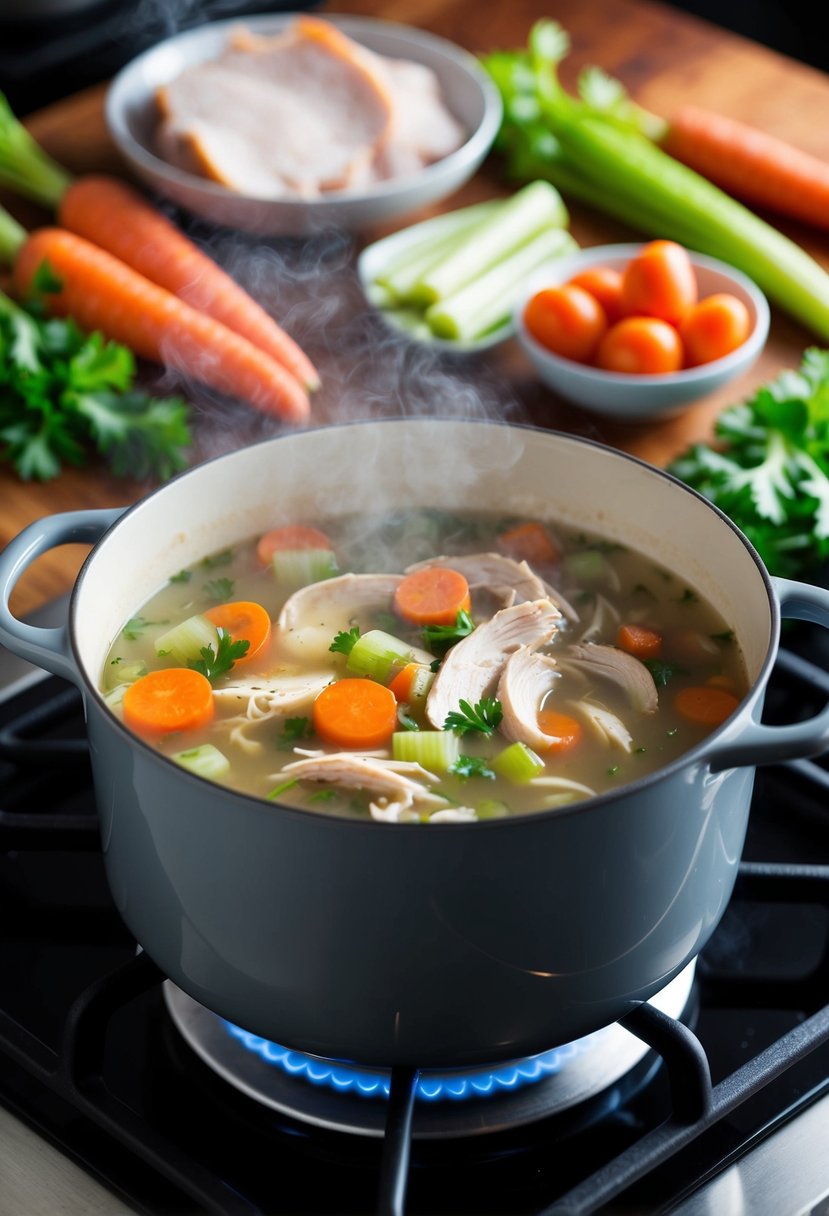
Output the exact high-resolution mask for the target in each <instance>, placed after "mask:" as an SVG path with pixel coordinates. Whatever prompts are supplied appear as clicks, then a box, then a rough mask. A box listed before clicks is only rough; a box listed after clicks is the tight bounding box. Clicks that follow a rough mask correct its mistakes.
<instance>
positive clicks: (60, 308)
mask: <svg viewBox="0 0 829 1216" xmlns="http://www.w3.org/2000/svg"><path fill="white" fill-rule="evenodd" d="M44 262H45V263H46V264H47V265H48V266H49V268H50V269H51V271H52V272H53V274H54V275H55V277H56V278H57V279H58V280H59V281H60V283H61V284H62V286H61V289H60V291H55V292H49V293H48V295H47V296H46V297H45V298H44V304H45V306H46V308H47V309H48V311H49V312H50V313H54V314H55V315H57V316H70V317H72V318H73V319H74V320H75V321H76V322H77V323H78V325H79V326H80V327H81V328H82V329H85V330H89V331H93V330H98V331H100V332H101V333H102V334H104V336H105V337H107V338H111V339H112V340H113V341H115V342H120V343H122V344H123V345H124V346H128V347H129V348H130V349H131V350H132V351H134V353H135V354H136V355H139V356H141V357H142V358H144V359H152V360H154V361H155V362H156V363H161V364H163V365H164V366H166V367H172V368H175V369H176V370H178V371H182V372H185V373H186V374H187V375H188V376H192V377H193V378H194V379H196V380H200V381H201V382H202V383H204V384H209V385H210V386H211V387H212V388H215V389H218V390H219V392H221V393H226V394H229V395H230V396H233V397H240V398H242V399H243V400H245V401H248V402H249V403H250V404H251V405H253V406H255V407H256V408H257V409H259V410H262V412H263V413H266V414H276V415H278V416H279V417H281V418H285V419H287V420H288V421H290V422H305V421H306V419H307V417H308V414H309V409H310V406H309V401H308V394H307V392H306V391H305V389H304V388H303V387H302V385H301V384H300V383H299V381H298V380H297V379H296V377H295V376H294V375H293V374H292V373H291V372H289V371H287V370H286V368H285V367H284V366H283V365H282V364H281V363H277V362H276V360H275V359H272V358H271V357H270V356H269V355H266V354H265V352H264V351H263V350H260V349H259V347H258V346H254V345H253V343H252V342H249V341H248V340H247V338H243V337H242V336H241V335H240V334H237V333H234V332H233V330H231V329H228V328H227V327H226V326H225V325H222V324H221V322H219V321H216V320H215V319H214V318H213V317H208V316H206V315H205V314H204V313H201V312H199V311H198V310H197V309H195V308H191V307H190V305H189V304H185V303H184V301H183V300H180V299H179V298H178V296H174V295H173V293H172V292H170V291H167V290H166V289H165V288H163V287H159V286H158V285H157V284H156V283H151V282H150V280H149V279H146V278H144V276H143V275H141V274H139V273H138V271H136V270H133V269H132V267H130V266H127V264H126V263H125V262H121V261H119V260H118V258H115V257H113V256H112V254H110V253H107V252H106V251H105V250H103V249H100V248H98V246H97V245H93V244H92V242H91V241H87V240H85V239H84V238H83V237H80V236H76V235H75V233H74V232H66V231H64V230H63V229H61V228H40V229H38V230H37V231H36V232H33V233H31V234H30V235H29V237H28V238H27V239H26V240H25V241H24V243H23V245H22V246H21V247H20V249H19V250H18V251H17V254H16V256H15V263H14V272H13V274H14V287H15V292H16V294H17V296H18V298H19V299H29V298H30V297H31V296H32V294H33V292H34V285H35V276H36V275H37V272H38V271H39V270H40V269H41V267H42V266H43V264H44Z"/></svg>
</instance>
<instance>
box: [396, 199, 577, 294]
mask: <svg viewBox="0 0 829 1216" xmlns="http://www.w3.org/2000/svg"><path fill="white" fill-rule="evenodd" d="M568 219H569V217H568V214H567V210H566V208H565V206H564V203H563V202H562V199H561V195H560V194H559V192H558V190H556V188H555V186H552V185H551V184H550V183H549V182H545V181H535V182H531V183H530V184H529V185H528V186H524V188H523V189H522V190H519V191H518V193H517V194H514V195H513V196H512V198H509V199H507V200H506V201H505V203H504V204H503V206H502V207H499V208H498V210H497V211H496V212H495V214H494V215H492V216H490V217H489V218H487V219H485V220H483V221H482V222H481V223H480V224H478V225H476V227H475V228H474V229H473V231H472V232H470V233H468V234H467V236H466V237H464V238H463V239H462V240H460V241H459V242H458V244H457V245H456V246H455V248H454V249H453V250H452V251H451V252H450V253H448V254H447V256H446V257H444V258H442V260H441V262H440V263H439V265H437V266H435V267H434V269H432V270H431V271H429V272H428V273H427V274H424V275H423V276H422V277H421V278H420V280H419V281H418V283H417V284H416V285H415V287H414V288H413V289H412V291H411V293H410V299H411V301H412V302H413V303H418V304H423V305H428V304H434V303H435V301H436V300H442V299H445V297H446V296H450V295H453V294H454V293H455V292H456V291H460V289H461V287H464V286H465V285H466V284H467V283H469V282H471V281H472V280H473V279H475V278H478V277H480V275H481V274H483V272H484V271H485V270H488V269H489V267H490V266H493V265H494V264H495V263H496V262H499V261H500V260H501V259H502V258H503V257H505V256H506V255H507V254H508V253H511V252H512V250H513V249H515V248H516V247H517V246H518V245H522V244H524V243H525V242H526V241H528V240H529V239H530V238H531V237H532V236H534V235H535V234H536V233H537V232H539V231H540V230H541V229H543V228H565V227H566V226H567V223H568Z"/></svg>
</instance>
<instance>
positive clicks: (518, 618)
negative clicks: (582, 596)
mask: <svg viewBox="0 0 829 1216" xmlns="http://www.w3.org/2000/svg"><path fill="white" fill-rule="evenodd" d="M560 621H561V613H560V612H559V610H558V608H556V606H555V604H553V603H551V602H550V600H548V599H538V600H528V601H525V602H524V603H522V604H513V605H512V606H511V607H510V608H502V609H501V610H500V612H496V613H495V615H494V616H493V617H492V619H491V620H489V621H486V622H485V623H484V624H483V625H479V626H478V627H477V628H476V629H474V630H473V631H472V633H470V634H469V636H468V637H465V638H463V640H462V641H460V642H458V643H457V644H456V645H454V646H453V647H452V649H451V650H450V651H449V652H448V654H447V656H446V658H445V659H444V660H443V662H442V663H441V665H440V668H439V669H438V672H437V675H436V676H435V679H434V682H433V683H432V687H431V689H430V690H429V695H428V697H427V699H426V716H427V717H428V719H429V721H430V722H431V723H432V725H433V726H435V727H437V729H438V730H442V729H443V725H444V723H445V721H446V717H447V714H449V713H451V712H452V711H453V710H456V709H457V708H458V703H459V702H460V701H461V700H464V701H468V702H469V703H470V704H471V705H474V704H475V702H476V701H479V700H480V699H481V697H487V696H491V695H492V694H493V693H494V692H495V690H496V688H497V686H498V681H499V679H500V677H501V672H502V671H503V669H504V664H505V663H506V661H507V659H508V658H509V656H510V655H511V654H513V653H514V652H515V651H516V650H518V649H519V647H521V646H531V647H532V646H541V645H543V643H545V642H548V641H549V640H550V638H551V637H552V636H553V634H554V633H555V632H556V630H557V629H558V627H559V622H560Z"/></svg>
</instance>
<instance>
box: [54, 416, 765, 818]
mask: <svg viewBox="0 0 829 1216" xmlns="http://www.w3.org/2000/svg"><path fill="white" fill-rule="evenodd" d="M401 422H403V423H406V424H407V425H412V424H414V425H428V426H432V425H434V424H438V425H441V424H444V423H451V424H453V425H458V424H460V425H463V424H465V423H469V424H471V425H473V426H492V427H504V428H507V429H509V430H521V431H527V432H529V433H530V434H532V435H537V436H541V437H545V436H549V437H550V438H551V439H554V440H564V441H565V442H567V443H574V444H576V445H577V446H585V447H591V448H599V449H600V450H601V451H603V452H607V453H609V454H610V455H612V456H616V457H619V458H620V459H622V460H626V461H629V462H630V463H631V464H634V465H638V466H640V467H641V468H643V469H646V470H647V471H648V472H649V473H653V474H656V475H657V476H659V477H662V478H664V479H665V480H666V481H668V482H671V483H673V485H674V486H676V488H677V490H678V491H679V492H684V493H686V494H689V495H691V496H692V497H693V498H696V499H697V500H699V501H700V502H702V503H703V504H704V506H705V507H707V508H708V509H709V510H710V511H712V512H713V513H714V514H715V515H716V516H718V517H719V519H720V521H721V522H722V523H723V524H725V525H726V526H727V527H728V528H729V530H730V531H731V532H732V533H733V534H734V536H735V537H736V539H737V540H738V541H739V542H740V543H741V544H742V545H743V547H744V548H745V549H746V550H747V552H748V554H749V556H750V557H751V559H752V561H753V562H754V564H755V566H756V567H757V570H758V573H759V575H760V577H761V579H762V582H763V586H764V588H765V592H766V599H767V602H768V608H769V614H770V626H771V629H770V634H771V638H770V642H769V645H768V647H767V650H766V654H765V657H764V659H763V662H762V665H761V667H760V670H759V672H758V674H757V676H756V678H755V679H754V680H753V682H752V683H751V685H750V688H749V690H748V692H747V693H746V695H745V696H744V697H743V699H742V700H741V701H740V703H739V704H738V706H737V708H736V709H735V710H734V712H733V713H732V714H731V715H729V717H728V718H726V720H725V722H723V723H722V724H721V725H720V726H718V727H717V729H716V730H713V731H711V733H710V734H708V735H706V736H705V738H704V739H702V740H701V741H700V742H699V743H696V744H695V745H694V746H693V747H692V748H689V749H688V751H686V752H683V753H682V755H680V756H677V757H676V758H675V759H674V760H671V761H669V762H668V763H667V764H664V765H662V766H661V767H660V768H658V769H654V770H653V771H652V772H650V773H646V774H644V775H643V776H642V777H638V778H636V779H635V780H633V781H627V782H625V784H624V785H621V786H619V788H618V789H617V790H606V791H604V792H603V793H599V794H595V795H594V796H593V797H592V798H587V799H584V800H583V801H581V802H574V803H572V804H568V805H565V806H562V807H551V808H550V809H548V810H538V811H525V812H523V813H518V814H515V815H509V816H506V817H504V818H503V819H484V820H476V821H475V822H470V823H442V824H441V825H440V827H441V830H442V831H443V832H445V831H447V830H448V831H452V832H468V831H476V832H479V831H481V829H483V830H489V831H494V830H497V829H505V828H508V827H510V826H512V827H516V826H517V825H518V824H522V825H525V826H526V825H531V824H533V823H536V824H540V823H544V822H546V821H547V820H548V819H552V818H554V817H555V818H561V817H563V816H568V817H569V816H571V815H580V814H586V813H588V812H589V811H590V810H592V809H595V808H600V807H605V806H607V805H608V804H609V803H610V802H612V801H614V800H617V799H619V798H623V797H627V796H628V795H633V796H635V795H636V794H637V793H638V792H639V791H643V790H646V789H649V788H650V787H651V786H653V785H656V784H657V783H658V782H659V781H661V780H663V779H667V778H669V777H671V776H673V775H674V774H676V773H678V772H679V771H680V770H681V769H683V768H685V767H686V766H687V765H689V764H694V763H696V762H698V761H700V760H702V759H704V756H705V753H706V751H708V749H709V747H710V744H711V742H712V740H714V739H716V738H718V737H719V736H720V735H721V734H723V733H724V732H725V731H726V730H727V729H728V728H729V727H730V725H731V723H732V721H733V719H734V718H735V716H737V715H739V714H740V713H742V712H744V709H745V706H746V705H747V704H748V703H749V702H751V701H753V700H754V699H755V698H756V697H757V696H758V695H759V694H760V692H761V690H762V689H764V688H765V686H766V684H767V682H768V678H769V676H770V674H771V669H772V666H773V665H774V661H775V657H776V653H777V647H778V641H779V634H780V622H781V615H780V605H779V603H778V600H777V596H776V595H775V592H774V588H773V585H772V581H771V575H770V574H769V572H768V570H767V569H766V566H765V563H764V562H763V560H762V558H761V557H760V555H759V553H758V552H757V550H756V549H755V548H754V546H753V545H752V543H751V541H750V540H749V539H748V537H747V536H745V534H744V533H743V532H741V531H740V529H739V528H738V527H737V526H736V524H735V523H734V522H733V521H732V520H731V519H729V517H728V516H727V515H726V514H725V513H724V512H723V511H722V510H720V508H719V507H717V506H716V505H715V504H714V503H712V502H711V501H710V499H707V498H706V497H705V496H704V495H703V494H700V493H699V491H697V490H695V489H693V488H692V487H691V486H688V485H686V484H685V482H683V481H681V480H680V479H679V478H678V477H676V476H674V474H672V473H668V472H667V471H666V470H665V469H662V468H659V467H658V466H657V465H653V464H651V463H650V462H649V461H647V460H644V459H643V458H642V457H639V456H634V455H633V454H632V453H630V452H624V451H622V450H620V449H618V448H613V447H611V446H610V445H609V444H607V443H602V442H601V441H600V440H597V439H590V438H588V437H586V436H581V435H573V434H570V433H568V432H566V431H557V430H552V429H549V428H546V427H539V426H536V425H534V424H532V423H523V422H505V421H502V420H500V419H492V418H453V417H452V416H451V415H429V416H428V417H420V418H407V417H405V416H402V417H396V416H395V417H385V418H355V419H350V420H346V421H344V422H336V423H329V424H326V427H325V429H326V430H331V429H345V428H351V427H358V426H366V425H370V426H377V425H383V424H392V425H394V424H399V423H401ZM317 429H319V428H316V427H302V428H299V429H294V430H291V431H284V432H282V433H280V434H278V435H271V436H269V437H268V438H266V439H262V440H258V441H257V442H256V443H253V444H248V445H246V447H245V448H237V449H235V450H234V451H232V452H224V453H221V454H219V455H216V456H210V457H208V458H207V459H205V460H203V461H201V462H200V463H199V464H197V465H192V466H191V467H189V468H187V469H184V470H182V471H181V472H180V473H177V474H175V475H174V476H173V477H171V478H169V479H168V480H167V481H165V482H163V483H162V484H161V485H160V486H157V487H156V488H155V489H154V490H151V491H150V492H149V493H148V494H146V495H144V496H143V497H142V498H140V499H139V500H138V501H137V502H134V503H132V504H131V505H130V506H129V507H127V509H126V510H125V511H124V512H123V513H122V514H121V515H120V516H119V517H118V519H117V520H116V521H115V522H114V524H112V525H111V527H110V528H108V529H107V531H106V533H105V534H104V536H102V537H101V538H100V540H99V541H98V542H97V543H96V544H95V545H94V546H93V548H92V549H91V550H90V552H89V553H88V554H87V556H86V558H85V559H84V562H83V564H82V566H81V568H80V571H79V573H78V576H77V578H76V580H75V583H74V586H73V588H72V591H71V594H70V599H69V606H68V623H67V624H68V637H69V643H70V646H71V650H72V655H73V658H74V661H75V667H76V670H77V671H78V674H79V676H80V678H81V680H82V682H83V686H84V689H85V690H86V692H87V693H90V692H91V693H92V694H93V695H94V697H95V700H96V702H97V703H98V706H99V708H100V709H101V710H102V711H103V712H104V713H105V714H107V716H108V719H109V720H110V724H111V725H112V727H113V728H114V729H115V730H117V731H118V732H119V733H120V734H121V735H122V736H123V738H124V739H125V740H126V741H128V742H129V743H130V744H132V745H134V746H138V747H139V748H140V749H141V750H142V752H146V754H148V755H150V756H152V757H153V758H154V760H155V761H156V762H158V763H160V764H162V765H164V766H165V767H167V766H169V768H170V769H171V770H173V771H175V773H176V774H177V775H178V776H179V778H181V779H183V780H185V781H188V782H190V783H196V785H195V787H194V788H203V787H204V786H205V785H207V786H208V787H210V788H211V789H213V790H217V789H218V790H220V791H222V792H223V793H224V794H225V795H227V797H228V798H229V799H231V800H235V799H241V800H242V801H243V802H244V803H245V804H246V805H249V806H250V807H251V809H256V810H258V811H261V812H268V813H270V811H271V809H272V808H278V809H279V813H280V814H285V813H289V814H291V815H292V816H295V817H298V818H299V819H300V821H302V820H305V819H308V818H309V817H311V818H313V819H315V820H319V819H325V820H328V821H329V822H330V824H331V826H332V828H336V827H339V828H340V830H343V831H352V830H355V829H362V830H364V831H366V830H368V831H374V832H384V831H385V832H388V831H389V824H387V823H379V822H377V821H375V820H373V819H365V820H364V819H356V818H355V819H346V818H339V817H336V816H333V815H326V814H325V812H324V811H316V810H313V809H311V808H305V807H296V806H288V805H286V804H285V803H282V802H279V801H277V800H274V801H272V802H269V801H268V800H267V799H265V798H259V797H256V796H255V795H253V794H248V793H245V792H243V791H240V790H234V789H232V788H230V787H229V786H223V785H220V784H219V783H218V782H215V781H210V780H208V778H206V777H200V776H198V775H197V774H196V773H192V772H190V771H189V770H187V769H184V768H182V766H181V765H179V764H176V762H175V761H174V760H172V759H170V757H169V756H166V755H164V754H163V753H162V752H159V751H158V750H156V748H154V747H152V746H151V744H150V743H148V742H147V741H146V740H144V739H142V738H141V736H140V735H137V734H135V733H134V732H132V731H130V730H128V728H127V727H126V726H125V725H124V723H123V722H122V721H121V720H120V719H119V718H118V717H116V715H115V714H113V713H112V712H111V710H110V709H109V707H108V705H107V704H106V701H105V699H104V695H103V693H102V692H101V690H100V689H99V688H98V687H97V685H95V684H94V683H93V682H92V681H91V680H90V679H89V678H88V676H87V672H86V666H85V664H83V663H81V662H80V661H79V653H80V652H79V646H78V642H77V635H76V625H75V622H76V609H77V603H78V599H79V596H80V594H81V591H82V587H83V583H84V580H85V578H86V575H87V573H88V570H89V568H90V567H91V565H92V563H93V561H94V559H95V554H96V551H97V549H98V547H99V545H100V544H101V543H102V542H103V541H104V540H105V539H106V538H109V537H110V536H111V535H112V533H113V532H115V531H116V530H117V529H118V528H119V527H120V525H121V523H122V521H124V520H126V519H127V518H128V517H130V516H132V515H134V514H135V513H136V512H137V511H139V510H141V509H142V508H143V507H144V505H145V504H146V503H148V502H149V501H151V500H152V499H155V498H156V497H158V496H159V495H160V494H162V493H163V492H164V491H165V490H166V488H167V487H168V486H169V485H171V484H172V483H173V482H178V481H181V480H182V479H184V478H187V477H190V476H191V475H193V474H197V473H199V471H200V470H202V469H204V468H207V467H209V466H210V465H213V464H216V463H218V462H220V461H226V460H232V459H233V457H234V456H237V455H241V453H243V452H245V451H247V450H248V449H249V448H251V447H263V446H265V445H267V444H272V443H278V442H279V441H280V440H281V439H289V438H291V437H293V436H296V435H300V434H309V433H312V432H313V431H315V430H317ZM745 767H756V766H753V765H752V766H745ZM392 826H393V828H394V830H395V831H400V830H401V829H403V830H408V831H412V830H416V829H419V828H422V827H423V824H421V823H396V824H394V825H392Z"/></svg>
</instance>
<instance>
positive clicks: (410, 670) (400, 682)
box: [388, 663, 431, 705]
mask: <svg viewBox="0 0 829 1216" xmlns="http://www.w3.org/2000/svg"><path fill="white" fill-rule="evenodd" d="M422 673H426V674H427V675H428V674H431V673H430V672H429V668H428V667H426V666H425V664H423V663H407V664H406V666H405V667H403V668H402V669H401V670H400V671H398V673H397V675H396V676H395V677H394V679H393V680H392V681H391V683H390V684H389V685H388V687H389V688H390V689H391V691H392V692H393V693H394V696H395V700H397V701H398V702H400V703H405V704H407V705H409V704H411V700H412V690H413V688H414V683H415V680H417V679H418V677H420V676H421V674H422Z"/></svg>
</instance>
